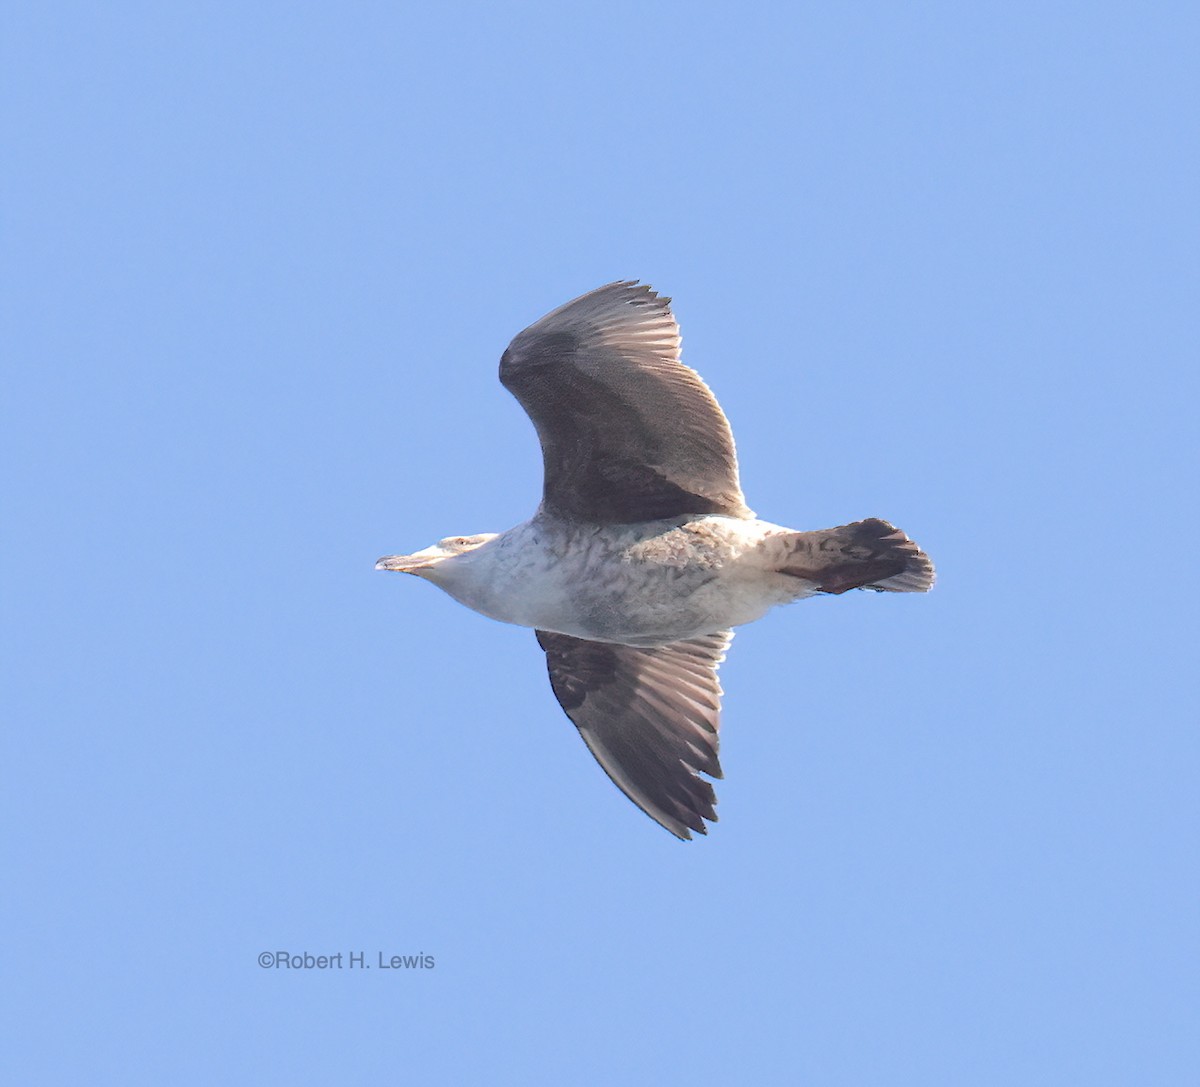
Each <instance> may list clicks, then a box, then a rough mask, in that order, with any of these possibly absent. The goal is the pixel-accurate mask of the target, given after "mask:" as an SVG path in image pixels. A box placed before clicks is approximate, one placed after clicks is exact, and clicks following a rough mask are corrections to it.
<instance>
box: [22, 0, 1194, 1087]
mask: <svg viewBox="0 0 1200 1087" xmlns="http://www.w3.org/2000/svg"><path fill="white" fill-rule="evenodd" d="M1196 31H1197V20H1196V15H1195V12H1194V9H1192V8H1191V7H1190V6H1185V5H1172V4H1159V5H1153V4H1152V5H1132V4H1128V5H1120V4H1102V3H1101V4H1091V5H1059V4H1050V5H1046V4H1037V5H1034V4H989V3H983V4H969V5H968V4H913V5H891V4H865V5H852V6H839V5H826V4H821V5H813V4H800V5H792V6H790V7H788V8H786V9H785V8H784V7H783V6H782V5H776V6H767V7H759V8H756V9H754V10H752V11H749V12H748V11H746V10H744V9H742V8H739V7H735V6H732V5H729V6H716V5H707V6H706V5H703V4H701V5H682V4H680V5H654V4H638V5H634V4H623V3H618V4H605V5H533V4H530V5H488V6H483V5H471V4H467V5H455V6H452V7H446V8H443V7H439V6H437V5H415V4H350V5H340V6H336V7H331V6H328V5H310V4H301V5H294V4H287V5H285V4H253V5H231V4H220V3H216V4H207V5H154V4H133V3H114V4H108V5H72V4H62V5H18V6H17V7H16V9H15V10H14V9H10V10H9V14H8V15H7V16H6V20H5V29H4V33H3V54H4V55H3V57H2V58H0V59H2V61H3V63H2V65H0V68H2V71H3V77H2V78H3V82H4V87H5V90H4V100H3V111H4V115H3V141H4V146H5V147H6V153H5V156H4V157H5V165H4V167H3V178H4V196H3V236H4V243H3V257H2V260H3V284H2V294H3V321H4V341H5V349H4V355H5V357H6V360H7V361H8V364H9V365H8V366H7V367H6V377H5V381H4V394H5V395H4V404H3V413H4V419H3V427H2V433H0V442H2V444H3V449H4V453H5V464H6V468H5V495H6V499H5V502H6V508H7V510H8V515H7V516H6V517H5V518H4V523H3V526H2V530H0V531H2V533H3V535H2V540H3V550H4V569H5V571H6V575H7V576H6V577H5V587H4V593H3V597H4V607H3V612H4V616H5V624H4V626H5V631H4V647H3V659H4V671H5V673H6V678H5V681H4V694H3V699H4V703H5V709H4V717H5V719H6V722H7V723H6V726H5V729H4V740H3V742H4V748H5V753H4V756H3V764H4V768H5V778H6V784H5V786H4V789H3V804H4V808H5V814H4V830H5V834H4V866H5V872H6V877H7V878H6V883H7V885H8V890H7V891H6V893H5V895H4V898H5V899H6V905H5V906H4V912H5V914H6V915H7V920H6V921H5V923H4V930H5V935H6V937H7V940H6V943H7V947H8V950H7V952H6V954H5V965H4V973H5V976H6V989H7V990H8V993H7V998H8V999H9V1000H11V1006H10V1008H9V1009H8V1010H7V1012H6V1013H5V1015H4V1021H5V1025H6V1030H8V1031H11V1032H12V1035H13V1037H12V1038H11V1039H10V1040H9V1041H8V1042H7V1043H6V1045H5V1046H4V1048H5V1050H6V1052H7V1060H8V1061H9V1062H10V1063H11V1064H13V1065H14V1066H15V1067H14V1076H13V1082H17V1081H20V1082H22V1083H28V1084H41V1083H47V1084H57V1083H80V1082H90V1083H108V1082H112V1083H118V1082H119V1083H122V1084H129V1083H178V1084H190V1083H197V1084H199V1083H206V1084H207V1083H212V1082H229V1083H262V1082H288V1083H297V1084H307V1083H313V1084H316V1083H331V1082H337V1083H356V1082H380V1081H385V1082H394V1081H398V1082H413V1083H480V1082H497V1081H498V1082H514V1083H517V1082H520V1083H564V1082H572V1083H579V1084H601V1083H603V1084H610V1083H630V1084H641V1083H655V1084H671V1083H685V1082H686V1083H695V1082H698V1081H711V1082H718V1081H724V1082H744V1083H763V1084H768V1083H796V1082H804V1083H813V1084H871V1083H880V1084H889V1085H890V1084H921V1085H928V1084H964V1083H969V1084H1014V1083H1023V1084H1060V1083H1088V1084H1134V1083H1137V1084H1146V1083H1154V1084H1160V1085H1166V1084H1183V1083H1190V1082H1192V1080H1191V1078H1190V1077H1191V1076H1192V1075H1194V1072H1195V1068H1196V1064H1197V1060H1198V1059H1200V1053H1198V1052H1197V1049H1198V1047H1197V1042H1196V1031H1195V1023H1196V1017H1197V1013H1198V1011H1200V1007H1198V1004H1200V1000H1198V997H1200V991H1198V990H1200V971H1198V965H1200V911H1198V904H1200V894H1198V892H1200V878H1198V876H1197V859H1198V857H1197V831H1198V829H1200V826H1198V822H1200V821H1198V819H1197V815H1198V811H1197V807H1198V805H1197V788H1196V782H1197V769H1198V763H1200V759H1198V755H1200V743H1198V740H1197V732H1196V712H1195V703H1196V681H1195V666H1196V643H1195V618H1194V614H1193V612H1192V609H1191V607H1190V606H1189V605H1190V601H1189V596H1190V595H1191V591H1192V590H1191V582H1192V580H1193V576H1192V573H1191V563H1192V561H1193V551H1194V546H1193V545H1194V541H1195V540H1196V539H1197V529H1198V528H1200V526H1198V525H1197V518H1196V503H1195V498H1194V487H1195V474H1196V472H1195V469H1196V458H1195V454H1196V446H1195V438H1194V435H1195V402H1196V382H1195V377H1194V372H1195V362H1196V352H1195V348H1196V341H1197V337H1196V333H1197V327H1196V325H1197V321H1196V297H1197V295H1196V288H1197V279H1198V276H1197V271H1198V267H1197V265H1198V257H1197V253H1198V252H1200V247H1198V246H1197V226H1198V223H1197V218H1198V216H1197V202H1196V196H1195V194H1196V191H1197V183H1198V181H1200V177H1198V170H1197V161H1198V156H1197V146H1196V131H1195V124H1194V113H1195V102H1196V94H1197V85H1196V75H1195V58H1194V48H1189V43H1190V45H1191V46H1193V47H1194V43H1195V41H1196ZM618 278H640V279H643V280H645V281H647V282H650V283H652V284H653V285H654V286H655V287H656V288H658V289H660V290H661V291H662V292H664V293H666V294H669V295H671V296H673V297H674V298H675V300H676V301H675V308H676V313H677V315H678V316H679V319H680V321H681V324H682V327H683V332H684V339H685V343H684V358H685V360H686V361H687V362H689V363H690V364H691V365H692V366H694V367H696V368H697V369H698V370H699V371H700V372H701V373H702V374H703V375H704V377H705V378H706V379H707V381H708V382H709V384H710V385H711V386H712V388H713V389H714V390H715V392H716V394H717V395H718V397H719V398H720V400H721V402H722V404H723V406H724V407H725V409H726V412H727V413H728V415H729V417H730V419H731V422H732V424H733V427H734V432H735V435H736V437H737V440H738V449H739V454H740V458H741V463H742V472H743V482H744V486H745V490H746V493H747V497H748V499H749V501H750V503H751V504H752V505H753V506H754V507H755V508H756V509H757V510H758V511H759V512H760V514H761V515H762V516H764V517H766V518H768V519H770V520H773V521H778V522H783V523H786V524H789V525H792V526H794V527H796V528H818V527H825V526H828V525H833V524H840V523H844V522H846V521H850V520H855V519H858V518H861V517H865V516H881V517H885V518H888V519H890V520H892V521H894V522H896V523H897V524H899V525H900V526H902V527H903V528H904V529H906V530H907V531H908V532H909V533H910V534H911V535H912V536H913V537H914V538H915V539H916V540H918V541H919V542H920V543H921V544H922V545H923V546H924V547H925V548H926V549H927V550H928V551H929V553H930V554H931V555H932V557H933V558H934V560H935V561H936V563H937V565H938V570H939V577H940V580H939V584H938V586H937V588H936V590H935V591H934V592H933V593H932V594H930V595H929V596H928V597H911V596H904V597H884V596H873V595H869V594H864V593H856V594H850V595H848V596H846V597H842V598H838V599H825V600H817V601H812V602H806V603H802V604H798V605H796V606H794V607H792V608H790V609H786V610H780V611H777V612H775V613H772V614H771V615H770V616H768V617H767V618H766V619H765V620H763V621H762V622H760V623H758V624H756V625H754V626H752V627H749V628H747V629H745V630H743V631H742V632H741V633H740V634H739V636H738V638H737V640H736V642H735V644H734V647H733V651H732V653H731V655H730V657H729V660H728V662H727V664H726V665H725V667H724V669H723V671H722V678H723V681H724V686H725V689H726V692H727V700H726V711H725V716H724V725H723V747H722V757H723V763H724V766H725V771H726V780H725V781H724V782H723V783H721V785H720V789H719V796H720V808H719V811H720V815H721V821H720V823H719V824H718V825H717V826H716V827H715V828H714V829H713V832H712V833H711V834H710V835H709V837H708V838H707V839H701V840H698V841H695V842H692V843H690V844H687V845H684V844H681V843H679V842H677V841H675V840H674V839H672V838H671V837H670V836H669V835H667V834H666V833H665V832H663V831H662V830H660V829H659V828H657V827H656V826H654V824H652V823H651V822H650V821H649V820H648V819H646V818H645V817H644V816H642V815H641V814H640V813H638V812H637V811H636V810H635V809H634V808H633V807H632V805H630V804H628V803H627V802H626V801H625V800H624V799H623V798H622V797H621V796H620V795H619V794H618V793H617V791H616V790H615V789H614V788H613V787H612V786H611V785H610V784H609V782H608V781H607V780H606V779H605V778H604V775H603V774H602V772H601V771H600V770H599V768H598V767H597V766H596V765H595V764H594V763H593V761H592V759H591V758H590V757H589V755H588V753H587V751H586V750H585V748H584V746H583V744H582V743H581V742H580V741H579V739H578V737H577V735H576V734H575V731H574V729H573V728H572V726H571V725H570V723H569V722H568V721H567V719H566V718H565V717H564V716H563V715H562V714H561V712H560V710H559V708H558V706H557V705H556V703H555V701H554V699H553V697H552V695H551V693H550V690H549V687H548V684H547V682H546V677H545V672H544V664H543V660H542V657H541V654H540V653H539V652H538V651H537V647H536V645H535V643H534V640H533V635H532V634H531V633H530V632H528V631H524V630H521V629H518V628H515V627H505V626H502V625H499V624H496V623H491V622H488V621H486V620H484V619H482V618H480V617H478V616H475V615H472V614H471V613H469V612H468V611H466V610H464V609H463V608H461V607H459V606H458V605H456V604H454V603H453V602H452V601H451V600H450V599H449V598H447V597H444V596H442V595H441V594H439V593H438V592H437V591H436V590H434V589H433V588H431V587H430V586H428V585H423V584H420V583H418V582H416V581H413V580H410V579H406V578H399V577H395V576H392V575H384V574H378V573H375V572H374V571H373V570H372V564H373V562H374V560H375V559H376V557H377V556H379V555H381V554H384V553H387V552H392V551H403V550H409V549H414V548H416V547H419V546H424V545H425V544H427V543H429V542H431V541H432V540H434V539H436V538H438V537H440V536H443V535H447V534H450V533H471V532H478V531H496V530H500V529H504V528H506V527H509V526H510V525H512V524H515V523H517V522H519V521H521V520H523V519H524V518H525V517H527V516H528V515H529V513H530V512H531V511H532V509H533V507H534V505H535V504H536V501H537V497H538V494H539V489H540V458H539V452H538V448H537V445H536V441H535V439H534V434H533V430H532V427H531V426H530V425H529V422H528V420H527V419H526V418H525V416H524V415H523V414H522V412H521V410H520V408H519V406H518V405H517V404H516V402H515V401H513V400H512V399H511V398H510V397H509V396H508V394H507V393H506V392H505V391H504V390H503V389H502V388H501V387H500V385H499V384H498V382H497V380H496V364H497V362H498V359H499V356H500V353H501V351H502V350H503V348H504V346H505V345H506V344H507V342H508V340H509V338H510V337H511V336H512V335H513V334H515V333H516V332H517V331H519V330H520V329H521V328H522V327H524V326H525V325H526V324H528V323H529V322H531V321H532V320H534V319H536V318H537V317H538V316H540V315H541V314H542V313H544V312H545V311H547V310H548V309H550V308H552V307H554V306H556V305H558V304H559V303H561V302H564V301H566V300H567V299H569V298H571V297H574V296H575V295H577V294H580V293H582V292H583V291H586V290H588V289H590V288H592V287H595V286H598V285H599V284H602V283H605V282H608V281H610V280H614V279H618ZM1189 494H1192V495H1193V497H1192V498H1189V497H1188V495H1189ZM279 950H285V951H289V952H292V953H296V954H303V953H304V952H309V953H312V954H335V953H337V952H342V953H343V954H345V955H347V956H348V955H349V954H350V953H351V952H355V953H359V952H361V953H363V954H364V955H365V956H366V957H367V960H366V961H370V962H376V961H377V960H376V958H375V957H376V956H377V955H378V954H379V953H381V952H382V953H384V955H385V956H386V957H390V956H391V955H392V954H399V955H412V954H418V953H419V954H424V955H432V956H434V960H435V966H434V967H433V968H432V969H420V970H403V969H402V970H390V971H389V970H382V969H379V968H378V967H377V966H376V968H374V969H371V970H369V971H368V970H362V969H358V970H350V969H342V970H340V971H339V970H327V971H323V972H316V971H307V972H306V971H282V970H275V969H263V968H261V967H260V966H259V965H257V958H258V955H259V954H260V953H261V952H264V951H267V952H275V951H279Z"/></svg>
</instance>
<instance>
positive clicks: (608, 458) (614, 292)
mask: <svg viewBox="0 0 1200 1087" xmlns="http://www.w3.org/2000/svg"><path fill="white" fill-rule="evenodd" d="M669 303H670V299H669V298H660V297H659V296H658V295H657V294H655V293H654V291H652V290H651V289H650V288H649V287H647V286H638V285H637V284H636V283H632V282H629V283H610V284H609V285H608V286H606V287H600V288H599V289H598V290H594V291H592V292H590V293H589V294H585V295H583V296H582V297H580V298H576V299H575V301H573V302H568V303H567V304H566V305H565V306H560V307H559V308H558V309H556V310H554V312H553V313H549V314H547V315H546V316H545V317H543V318H542V319H541V320H540V321H538V322H537V323H536V324H534V325H531V326H530V327H529V328H527V329H526V330H525V331H524V332H522V333H520V334H519V335H518V336H517V337H516V338H515V339H514V340H513V341H512V343H511V344H509V345H508V350H507V351H505V352H504V356H503V358H501V360H500V380H501V382H503V384H504V387H505V388H506V389H508V390H509V392H511V393H512V394H513V395H514V396H515V397H516V398H517V399H518V400H519V401H520V402H521V406H522V407H523V408H524V409H525V410H526V411H527V412H528V413H529V417H530V418H531V419H532V420H533V425H534V426H535V427H537V432H538V437H539V438H540V439H541V442H542V456H543V458H544V461H545V487H544V492H543V496H542V508H543V509H545V510H547V511H548V512H550V513H553V514H557V515H558V516H560V517H564V518H567V519H570V520H576V521H588V522H591V523H594V524H631V523H635V522H639V521H656V520H659V519H662V518H668V517H675V516H676V515H678V514H705V513H721V514H727V515H728V516H731V517H752V516H753V513H752V512H751V511H750V510H749V509H747V508H746V503H745V500H744V498H743V496H742V489H741V486H740V484H739V483H738V469H737V456H736V454H735V452H734V447H733V435H732V434H731V433H730V430H729V423H728V422H727V421H726V419H725V415H724V413H723V412H722V411H721V408H720V406H719V405H718V404H717V401H716V399H715V397H714V396H713V394H712V393H711V392H710V391H709V389H708V386H707V385H705V384H704V382H703V381H702V380H701V379H700V376H699V375H698V374H697V373H696V372H695V371H694V370H690V369H689V368H688V367H686V366H684V365H683V363H681V362H680V361H679V343H680V337H679V326H678V325H676V323H675V318H674V317H673V316H672V315H671V309H670V306H669Z"/></svg>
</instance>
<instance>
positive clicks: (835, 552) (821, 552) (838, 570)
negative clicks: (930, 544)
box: [776, 517, 934, 593]
mask: <svg viewBox="0 0 1200 1087" xmlns="http://www.w3.org/2000/svg"><path fill="white" fill-rule="evenodd" d="M780 542H781V543H782V544H783V545H784V549H785V557H784V559H783V561H782V562H781V563H780V565H779V566H777V567H776V569H777V570H778V571H779V573H781V574H787V575H788V576H789V577H794V578H800V579H801V580H803V581H809V582H812V584H813V585H814V586H815V591H816V592H822V593H844V592H846V591H847V590H849V589H873V590H874V591H875V592H887V593H925V592H928V591H929V590H930V589H931V588H933V577H934V575H933V563H932V562H930V561H929V556H928V555H926V554H925V552H924V551H922V550H921V549H920V548H919V547H918V546H917V545H916V544H915V543H913V542H912V540H910V539H909V538H908V537H907V536H905V535H904V533H903V532H901V531H900V530H899V529H898V528H896V526H895V525H889V524H888V523H887V521H881V520H879V518H878V517H870V518H868V519H867V520H865V521H855V522H854V524H852V525H841V526H839V527H838V528H825V529H821V530H820V531H818V532H792V533H789V534H788V535H787V536H785V537H783V539H782V540H781V541H780ZM776 546H778V545H776ZM809 591H812V590H809Z"/></svg>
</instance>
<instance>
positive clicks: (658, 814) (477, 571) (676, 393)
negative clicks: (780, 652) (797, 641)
mask: <svg viewBox="0 0 1200 1087" xmlns="http://www.w3.org/2000/svg"><path fill="white" fill-rule="evenodd" d="M670 301H671V300H670V299H669V298H661V297H659V296H658V295H657V294H656V293H655V292H654V291H653V290H651V289H650V287H649V286H645V285H638V283H637V282H636V281H633V282H619V283H610V284H608V285H607V286H605V287H600V288H599V289H597V290H594V291H591V292H590V293H588V294H585V295H583V296H582V297H580V298H577V299H575V300H574V301H573V302H568V303H567V304H566V305H565V306H560V307H559V308H558V309H556V310H554V311H553V312H552V313H548V314H547V315H546V316H545V317H543V318H542V319H541V320H540V321H538V322H537V323H536V324H533V325H531V326H530V327H529V328H527V329H526V330H525V331H524V332H522V333H521V334H520V335H518V336H517V337H516V339H514V340H513V341H512V343H511V344H509V346H508V350H507V351H505V352H504V355H503V357H502V358H501V360H500V381H501V382H502V383H503V385H504V387H505V388H506V389H508V391H509V392H511V393H512V394H513V396H515V397H516V398H517V400H519V401H520V403H521V406H522V407H523V408H524V409H525V410H526V412H528V414H529V417H530V418H531V419H532V420H533V425H534V426H535V427H536V428H537V432H538V437H539V439H540V440H541V443H542V456H543V461H544V469H545V481H544V489H543V492H542V502H541V505H540V506H538V509H537V512H536V513H535V514H534V515H533V517H532V519H530V520H529V521H526V522H525V523H524V524H521V525H517V527H516V528H511V529H509V530H508V531H507V532H501V533H494V532H487V533H482V534H480V535H475V536H450V537H448V538H446V539H444V540H440V541H439V542H438V543H436V544H434V545H433V546H431V547H427V548H425V549H424V550H422V551H417V552H415V553H414V554H411V555H389V556H387V557H385V558H382V559H380V560H379V562H378V563H377V564H376V569H378V570H398V571H401V572H403V573H407V574H416V575H417V576H418V577H422V578H425V580H427V581H432V582H433V583H434V584H435V585H437V586H438V587H439V588H441V589H443V590H444V591H446V592H447V593H449V594H450V595H451V596H452V597H454V599H455V600H458V601H459V602H460V603H462V604H465V605H466V606H467V607H468V608H472V609H474V610H475V611H478V612H482V613H483V614H484V615H487V616H489V617H490V618H492V619H498V620H500V621H501V622H503V623H515V624H517V625H518V626H524V627H532V628H533V629H534V631H535V633H536V636H537V641H538V645H539V646H541V648H542V649H543V650H544V651H545V653H546V663H547V665H548V667H549V671H550V686H551V687H552V689H553V690H554V694H555V697H556V698H557V699H558V701H559V703H560V704H561V705H562V708H563V709H564V710H565V711H566V714H567V716H568V717H569V718H570V719H571V720H572V721H573V722H574V723H575V725H576V727H577V728H578V729H579V733H580V735H581V736H582V737H583V739H584V742H585V743H586V744H587V745H588V748H589V749H590V750H591V752H592V754H593V755H594V756H595V757H596V759H597V761H598V762H599V763H600V765H601V766H602V767H603V768H604V770H605V772H606V773H607V774H608V776H609V777H610V778H612V780H613V781H614V782H615V783H616V784H617V786H618V787H619V788H620V789H621V791H622V792H624V793H625V795H626V796H627V797H629V799H630V800H632V801H633V802H634V803H635V804H636V805H637V806H638V807H639V808H641V809H642V811H644V812H645V813H646V814H647V815H649V816H650V818H651V819H654V820H655V821H656V822H658V823H660V824H661V825H662V826H664V827H666V829H667V830H669V831H670V832H671V833H672V834H674V835H676V836H677V837H679V838H690V837H691V834H690V833H689V832H690V831H693V830H694V831H698V832H700V833H706V832H707V827H706V826H705V822H704V821H705V820H706V819H707V820H709V821H710V822H715V821H716V818H717V813H716V810H715V808H714V805H715V803H716V794H715V793H714V792H713V787H712V785H711V783H710V782H709V781H707V780H706V779H705V778H704V777H701V776H700V775H701V774H704V775H707V777H710V778H719V777H721V776H722V774H721V766H720V763H719V762H718V760H717V745H718V736H717V728H718V723H719V716H720V698H721V686H720V684H719V683H718V682H717V667H718V666H719V665H720V663H721V661H722V660H724V658H725V653H726V651H727V650H728V649H729V643H730V641H731V640H732V638H733V631H732V629H731V628H733V627H736V626H740V625H741V624H743V623H750V622H753V621H754V620H755V619H759V618H761V617H762V616H763V615H764V614H765V613H766V612H767V611H768V610H769V609H770V608H772V607H774V606H775V605H776V604H787V603H790V602H791V601H793V600H800V599H802V598H804V597H808V596H813V595H816V594H822V593H835V594H837V593H844V592H846V591H847V590H849V589H873V590H876V591H882V592H900V593H906V592H926V591H928V590H929V588H930V587H931V586H932V585H933V576H934V575H933V564H932V563H931V562H930V561H929V558H928V556H926V555H925V553H924V552H923V551H921V549H920V548H919V547H917V545H916V544H915V543H913V542H912V541H911V540H910V539H909V538H908V537H907V536H905V534H904V533H903V532H901V531H900V530H899V529H898V528H895V527H894V526H892V525H890V524H888V522H887V521H881V520H879V519H877V518H870V519H868V520H866V521H856V522H855V523H853V524H849V525H842V526H841V527H839V528H828V529H822V530H820V531H816V532H796V531H793V530H792V529H789V528H784V527H782V526H780V525H775V524H771V523H770V522H768V521H760V520H758V519H757V518H756V517H755V515H754V513H753V511H752V510H750V509H749V508H748V507H747V506H746V502H745V499H744V498H743V496H742V489H741V484H740V483H739V482H738V467H737V456H736V454H735V452H734V445H733V435H732V433H731V432H730V429H729V423H728V422H727V420H726V419H725V415H724V413H723V412H722V411H721V408H720V406H719V405H718V404H717V401H716V399H715V398H714V397H713V395H712V393H711V392H710V391H709V389H708V386H707V385H705V384H704V382H703V380H702V379H701V378H700V376H699V375H698V374H697V373H696V372H695V371H694V370H691V369H689V368H688V367H686V366H684V365H683V363H682V362H680V350H679V345H680V336H679V326H678V325H677V324H676V323H675V318H674V317H673V316H672V314H671V310H670Z"/></svg>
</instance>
